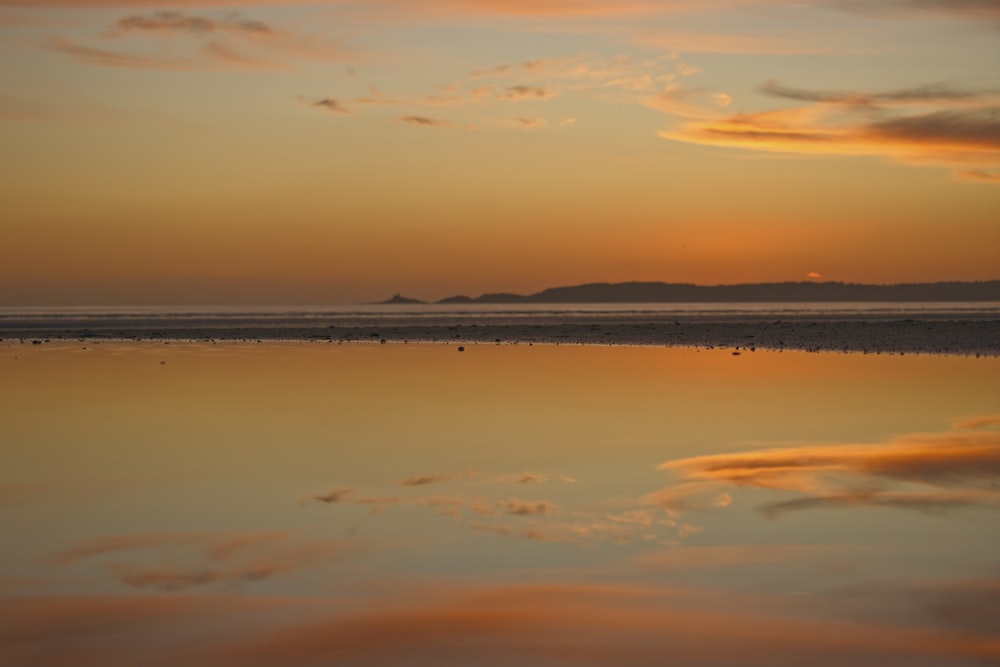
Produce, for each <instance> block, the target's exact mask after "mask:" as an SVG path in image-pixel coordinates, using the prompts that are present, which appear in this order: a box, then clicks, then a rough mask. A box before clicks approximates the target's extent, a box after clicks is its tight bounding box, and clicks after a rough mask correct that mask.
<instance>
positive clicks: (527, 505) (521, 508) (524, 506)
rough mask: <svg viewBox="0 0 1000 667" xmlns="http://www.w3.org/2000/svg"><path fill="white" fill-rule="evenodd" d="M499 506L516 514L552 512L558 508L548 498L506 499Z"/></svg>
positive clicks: (508, 512)
mask: <svg viewBox="0 0 1000 667" xmlns="http://www.w3.org/2000/svg"><path fill="white" fill-rule="evenodd" d="M499 506H500V507H501V508H502V509H503V510H504V511H505V512H506V513H507V514H514V515H516V516H532V515H536V514H552V513H553V512H555V511H556V510H557V509H558V508H557V507H556V505H555V504H554V503H551V502H549V501H548V500H539V501H528V500H506V501H504V502H502V503H500V504H499Z"/></svg>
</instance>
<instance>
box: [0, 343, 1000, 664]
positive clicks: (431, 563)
mask: <svg viewBox="0 0 1000 667" xmlns="http://www.w3.org/2000/svg"><path fill="white" fill-rule="evenodd" d="M998 378H1000V359H969V358H962V357H933V356H919V357H918V356H913V355H908V356H906V357H885V356H882V357H874V356H861V355H842V354H807V353H790V352H784V353H765V352H756V353H754V354H745V355H742V356H740V357H734V356H732V355H730V354H729V353H728V352H723V351H718V352H712V351H695V350H687V349H660V348H603V347H601V348H598V347H593V348H590V347H555V346H542V345H536V346H533V347H530V348H528V347H524V346H517V347H514V346H486V345H478V346H470V347H469V348H468V350H467V351H466V352H465V353H463V354H459V353H457V352H456V351H455V350H454V348H453V347H451V346H445V345H406V346H403V345H381V346H380V345H360V344H359V345H340V346H337V345H323V344H295V343H285V344H266V345H250V344H236V343H232V344H219V345H207V344H205V345H202V344H178V343H174V344H169V345H164V344H160V343H144V344H138V343H132V344H124V343H115V344H109V343H104V344H93V343H74V344H70V343H58V344H51V345H47V346H31V345H20V344H11V343H9V342H8V343H4V344H0V443H2V447H3V466H2V468H0V531H2V533H3V535H5V539H4V543H5V544H4V549H3V550H2V552H0V665H5V666H6V665H11V666H20V665H29V666H30V665H40V666H41V665H44V666H46V667H48V666H52V667H59V666H62V665H67V666H76V665H95V666H96V665H101V666H104V665H133V664H134V665H151V666H153V667H157V666H159V665H164V666H165V665H179V664H183V665H194V666H196V667H198V666H202V665H204V666H206V667H208V666H212V667H215V666H223V667H225V666H227V665H260V666H267V667H270V666H271V665H274V666H278V665H281V666H284V665H295V666H300V665H301V666H306V667H308V666H312V665H316V666H319V665H378V666H382V665H441V666H449V665H519V666H520V665H539V666H542V665H544V666H548V665H640V666H642V665H650V666H653V665H656V666H660V665H693V666H695V667H698V666H701V665H713V666H714V665H719V666H722V665H803V664H809V665H831V666H832V665H843V664H854V665H873V666H874V665H907V666H909V665H941V666H952V665H987V664H996V663H997V661H998V660H1000V620H998V619H1000V603H998V600H1000V577H998V572H1000V570H998V566H1000V530H997V527H998V526H1000V520H998V519H1000V380H998Z"/></svg>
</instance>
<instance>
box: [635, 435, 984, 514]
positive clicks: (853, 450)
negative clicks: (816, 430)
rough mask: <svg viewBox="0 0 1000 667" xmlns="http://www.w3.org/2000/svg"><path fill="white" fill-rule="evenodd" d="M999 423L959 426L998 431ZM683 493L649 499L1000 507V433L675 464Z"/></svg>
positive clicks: (684, 503)
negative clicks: (756, 491)
mask: <svg viewBox="0 0 1000 667" xmlns="http://www.w3.org/2000/svg"><path fill="white" fill-rule="evenodd" d="M995 423H996V422H995V418H994V417H985V418H975V419H970V420H965V421H963V422H960V423H959V426H964V427H966V428H983V427H986V426H990V425H993V424H995ZM660 469H661V470H669V471H673V472H675V473H677V474H679V475H680V477H681V479H682V480H683V481H682V483H681V484H680V485H679V486H675V487H670V488H667V489H663V490H661V491H658V492H656V493H654V494H650V495H649V496H647V499H648V500H649V501H650V502H653V503H656V504H660V505H661V506H665V507H668V508H670V509H674V510H676V511H679V510H685V509H693V508H702V509H703V508H704V500H701V503H702V504H701V505H698V504H696V503H692V502H691V501H690V500H688V499H689V498H704V497H705V496H706V495H710V494H712V493H715V492H719V493H724V491H722V489H724V488H725V487H741V486H743V487H757V488H761V489H771V490H777V491H793V492H798V493H800V494H803V495H802V496H800V497H798V498H794V499H791V500H786V501H780V502H775V503H771V504H769V505H766V506H765V507H764V508H763V509H764V511H765V512H766V513H768V514H770V515H772V516H776V515H779V514H782V513H785V512H790V511H795V510H804V509H815V508H821V507H822V508H834V507H837V508H842V507H861V506H880V507H894V508H900V509H911V510H918V511H925V512H940V511H945V510H949V509H956V508H963V507H977V506H985V507H995V506H1000V488H998V486H997V480H998V479H1000V432H995V431H962V432H950V433H940V434H913V435H908V436H905V437H902V438H899V439H897V440H894V441H891V442H889V443H884V444H872V445H853V444H846V445H826V446H804V447H789V448H784V449H767V450H754V451H749V452H739V453H734V454H719V455H713V456H700V457H693V458H687V459H680V460H676V461H669V462H667V463H664V464H663V465H661V466H660Z"/></svg>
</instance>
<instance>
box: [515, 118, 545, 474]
mask: <svg viewBox="0 0 1000 667" xmlns="http://www.w3.org/2000/svg"><path fill="white" fill-rule="evenodd" d="M514 122H515V123H516V124H517V125H518V126H520V127H525V128H533V127H545V126H546V125H547V124H548V123H547V122H546V121H545V120H544V119H542V118H524V117H520V118H515V119H514ZM541 481H544V480H541ZM520 483H522V484H526V483H528V482H520Z"/></svg>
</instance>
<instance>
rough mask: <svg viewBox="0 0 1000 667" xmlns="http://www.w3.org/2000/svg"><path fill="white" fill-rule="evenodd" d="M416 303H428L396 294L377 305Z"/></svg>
mask: <svg viewBox="0 0 1000 667" xmlns="http://www.w3.org/2000/svg"><path fill="white" fill-rule="evenodd" d="M414 303H427V302H426V301H421V300H420V299H411V298H410V297H408V296H403V295H402V294H399V293H396V294H393V295H392V298H391V299H386V300H385V301H379V302H378V303H377V304H376V305H392V304H403V305H408V304H414Z"/></svg>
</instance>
